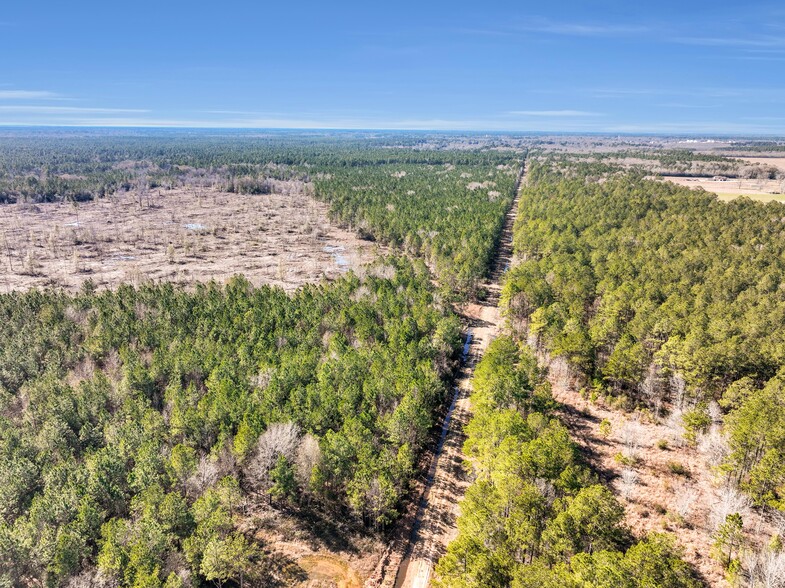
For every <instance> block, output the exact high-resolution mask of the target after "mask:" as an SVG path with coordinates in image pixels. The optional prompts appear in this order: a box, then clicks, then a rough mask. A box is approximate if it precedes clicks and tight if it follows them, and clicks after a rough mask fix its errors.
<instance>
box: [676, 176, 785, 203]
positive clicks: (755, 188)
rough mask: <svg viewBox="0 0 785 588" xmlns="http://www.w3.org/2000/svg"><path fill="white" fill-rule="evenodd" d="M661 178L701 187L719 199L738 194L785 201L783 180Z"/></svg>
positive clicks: (764, 199)
mask: <svg viewBox="0 0 785 588" xmlns="http://www.w3.org/2000/svg"><path fill="white" fill-rule="evenodd" d="M663 179H664V180H667V181H669V182H673V183H674V184H678V185H680V186H686V187H687V188H703V189H704V190H706V191H707V192H714V193H715V194H717V196H719V198H720V200H733V199H734V198H738V197H739V196H747V197H749V198H752V199H753V200H759V201H761V202H771V201H772V200H774V201H777V202H783V201H785V181H783V180H760V179H752V180H743V179H726V180H713V179H710V178H685V177H677V176H663Z"/></svg>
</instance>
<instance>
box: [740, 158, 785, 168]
mask: <svg viewBox="0 0 785 588" xmlns="http://www.w3.org/2000/svg"><path fill="white" fill-rule="evenodd" d="M736 159H741V160H742V161H748V162H750V163H760V164H761V165H771V166H774V167H776V168H778V169H779V170H781V171H782V172H785V157H764V156H760V155H757V156H746V155H740V156H738V157H736Z"/></svg>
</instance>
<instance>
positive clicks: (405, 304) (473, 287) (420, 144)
mask: <svg viewBox="0 0 785 588" xmlns="http://www.w3.org/2000/svg"><path fill="white" fill-rule="evenodd" d="M5 133H7V134H8V135H7V137H5V138H7V139H8V142H7V145H5V144H4V149H3V150H0V203H2V204H0V212H1V211H2V210H1V209H2V207H3V206H4V205H6V204H8V205H9V206H26V207H32V208H34V209H35V210H36V214H39V213H41V212H43V213H45V212H46V206H48V205H50V204H51V203H58V202H59V203H62V202H70V203H71V204H72V205H73V207H74V210H78V206H83V205H85V206H86V205H89V201H91V200H100V199H105V198H112V197H113V196H114V195H116V194H118V193H125V192H128V193H148V192H149V191H152V190H162V191H163V192H164V195H165V193H166V190H168V189H172V188H178V189H182V190H210V191H212V192H213V193H220V194H221V195H223V196H225V197H231V198H245V199H249V201H251V202H253V203H254V204H255V205H258V206H262V204H261V203H262V202H263V200H262V199H261V198H260V199H257V200H254V197H255V196H257V195H260V194H266V193H268V192H269V191H270V190H272V189H274V187H275V186H276V184H275V182H296V183H297V184H298V186H299V187H300V188H302V191H301V192H300V193H301V194H305V195H307V196H304V197H310V196H312V197H314V198H316V199H318V200H321V201H323V202H325V203H327V204H328V205H329V210H330V214H331V215H332V219H333V220H334V221H335V223H339V224H341V225H342V226H344V227H348V228H351V229H352V230H353V231H356V232H357V233H358V234H359V235H360V236H361V238H362V239H364V240H366V241H377V242H380V243H383V244H385V245H386V246H387V247H388V248H389V250H390V251H392V255H390V256H387V257H384V258H380V259H379V260H377V261H376V262H375V263H374V264H372V265H370V266H367V267H365V268H362V269H360V270H358V271H357V272H348V273H346V274H345V275H344V276H343V277H341V278H339V279H337V280H334V281H332V282H326V281H325V282H323V283H321V284H318V285H316V284H311V285H307V286H304V287H301V288H300V289H298V290H297V291H296V292H294V293H293V294H286V293H285V292H284V291H283V290H279V289H276V288H272V287H269V286H261V287H258V286H256V287H255V286H253V285H252V284H251V283H250V282H249V281H248V280H247V279H246V278H244V277H243V276H236V277H234V278H232V279H231V280H230V281H228V282H227V283H226V284H223V285H220V284H217V283H214V282H208V283H200V282H199V281H198V280H196V281H194V282H193V283H192V284H191V285H190V286H182V285H174V284H169V283H140V284H139V285H136V286H131V285H130V284H123V285H121V286H119V287H117V288H115V289H109V290H105V289H98V288H96V287H95V286H94V285H93V283H92V282H91V281H90V280H87V281H86V282H85V284H84V286H83V287H82V289H81V291H79V292H76V291H72V292H70V293H67V292H65V291H61V290H56V289H47V290H43V291H41V290H30V291H24V292H12V293H8V294H2V295H0V586H9V587H10V586H42V585H46V586H78V585H80V584H78V583H76V584H75V583H74V582H77V580H75V578H81V580H79V581H82V582H85V581H86V582H88V584H89V583H90V582H93V583H94V584H100V585H102V586H107V587H109V586H122V587H133V588H142V587H145V588H148V587H149V588H155V587H166V588H175V587H186V586H191V587H196V586H208V585H219V586H221V585H226V586H244V585H252V586H274V585H285V582H284V581H283V580H282V579H281V577H280V576H277V575H276V573H277V572H278V571H280V570H276V566H277V565H278V564H277V563H274V562H271V561H270V554H271V547H272V546H270V545H265V543H264V541H263V540H260V539H259V538H258V537H257V536H255V535H254V534H253V532H250V531H249V526H248V524H247V523H248V521H249V520H250V519H252V518H253V517H254V516H255V515H256V514H258V513H259V512H261V511H263V510H265V511H267V512H270V511H276V512H288V513H296V515H297V516H299V517H301V520H317V519H319V520H329V521H340V522H341V523H345V524H346V525H348V526H350V527H351V528H352V529H354V530H356V531H357V532H358V533H360V534H364V535H367V536H373V537H375V538H377V539H380V540H383V541H386V540H388V539H389V538H390V537H391V536H392V533H393V532H394V531H395V525H396V523H397V522H398V521H399V520H400V519H401V515H403V514H405V512H406V511H407V509H411V508H412V505H413V504H414V503H413V502H412V499H413V498H414V499H415V500H416V498H417V497H416V495H414V494H413V492H412V488H413V486H416V481H417V478H418V477H420V479H422V476H421V474H422V473H423V468H422V464H423V460H422V459H421V458H423V456H424V455H427V453H426V452H427V451H428V450H429V449H432V447H431V445H432V444H433V443H432V442H433V439H434V438H435V437H436V436H438V434H437V433H436V431H437V430H438V429H436V428H435V425H436V424H437V422H438V421H439V418H440V416H441V414H442V411H443V410H444V409H445V408H446V406H448V405H449V402H448V398H449V397H450V396H451V395H450V394H449V393H448V392H449V391H450V390H452V388H453V384H454V378H455V376H456V373H457V370H458V368H459V366H460V357H461V354H460V353H459V350H460V348H461V340H462V333H463V331H464V328H465V327H466V324H467V322H468V321H467V319H466V318H465V317H464V319H462V318H461V317H460V315H459V314H458V311H460V310H462V309H464V308H465V307H464V303H465V302H467V301H472V302H482V301H483V300H484V299H486V295H487V292H486V291H485V289H484V287H483V280H484V279H485V278H487V277H488V275H489V273H490V272H489V270H490V269H491V265H492V261H493V259H494V256H495V255H496V253H497V249H498V246H499V243H500V241H501V236H502V229H503V226H504V223H505V217H506V215H507V214H508V212H509V211H510V207H511V206H512V203H513V200H514V198H515V195H516V192H517V191H518V190H519V188H520V205H519V208H518V210H517V214H518V217H517V222H516V224H515V229H514V250H515V255H514V258H513V261H512V264H511V267H510V268H509V271H507V273H506V274H505V278H504V289H503V292H502V305H503V307H504V309H505V312H506V319H507V328H506V331H505V332H504V333H503V334H502V335H500V336H499V337H498V338H496V339H495V340H493V341H492V342H491V344H490V346H489V347H488V350H487V352H486V353H485V355H484V357H483V358H482V360H481V361H480V362H479V364H478V366H477V368H476V370H475V372H474V374H473V380H472V386H473V391H472V395H471V405H472V411H473V417H472V419H471V422H470V423H469V424H468V426H467V427H466V430H465V433H466V442H465V445H464V454H465V456H466V459H467V463H466V464H465V467H466V472H467V476H468V478H469V480H470V482H471V484H470V486H469V489H468V491H467V492H466V495H465V498H464V499H463V502H462V505H461V516H460V518H459V519H458V522H457V526H458V532H459V533H458V537H457V539H456V540H455V541H454V542H453V543H452V544H451V545H450V546H449V549H448V550H447V553H446V554H445V555H444V556H443V557H442V558H441V561H440V562H439V564H438V566H437V568H436V570H435V572H436V573H435V577H436V580H435V581H436V582H437V583H438V585H440V586H444V587H458V588H484V587H499V588H502V587H514V588H529V587H531V588H535V587H539V586H545V587H548V586H552V587H557V586H559V587H567V588H573V587H575V588H578V587H581V588H587V587H596V588H600V587H603V588H604V587H606V586H614V587H615V586H620V587H624V588H627V587H629V588H634V587H643V586H645V587H647V588H654V587H661V588H666V587H676V588H678V587H692V586H699V585H702V581H701V578H699V577H698V575H697V574H696V572H695V570H694V569H692V567H691V566H690V564H688V563H687V561H686V560H685V559H684V557H683V552H682V550H681V548H680V547H679V546H678V541H677V540H676V538H674V537H673V536H672V535H670V534H668V533H660V532H652V533H648V534H641V533H636V530H635V529H631V528H629V527H627V526H626V525H625V507H624V505H623V503H622V501H621V500H619V498H618V496H615V495H614V493H613V486H612V484H609V482H608V480H607V479H606V478H604V477H603V473H602V472H600V471H597V470H596V468H594V466H593V465H592V464H591V463H590V461H589V459H587V456H586V455H585V452H584V451H583V450H582V448H581V446H580V445H579V443H578V442H577V441H576V439H575V438H572V437H571V431H570V429H569V427H568V422H567V421H566V420H565V419H564V418H563V414H564V411H563V409H564V406H563V405H560V404H559V403H558V402H557V401H556V400H555V398H554V396H553V393H552V391H551V384H550V383H549V380H548V370H547V367H546V364H547V363H548V361H549V360H563V361H565V362H566V363H567V364H568V366H569V368H570V370H571V373H573V374H575V375H576V376H577V378H578V379H579V380H580V382H581V386H583V391H582V393H583V394H584V396H585V397H586V398H591V399H593V400H592V401H594V400H597V399H599V401H602V402H605V403H606V404H608V405H612V406H613V407H615V408H618V409H620V410H624V411H629V412H630V413H632V412H633V411H634V412H635V414H636V415H645V416H646V418H649V419H651V420H652V421H662V420H665V419H670V420H674V422H676V421H678V423H679V427H681V428H680V430H681V431H682V433H683V435H682V436H683V439H684V440H685V443H688V444H691V445H698V444H701V443H704V442H705V441H706V440H707V439H708V440H711V441H712V443H713V446H712V447H713V450H714V453H715V454H716V460H715V461H714V462H713V467H714V470H712V471H713V473H714V474H716V477H717V479H718V480H721V483H722V484H725V485H727V486H728V487H731V488H733V489H734V491H735V490H736V489H738V490H739V491H740V492H742V493H745V495H746V496H748V497H749V500H750V501H751V503H752V504H753V505H754V507H755V508H756V509H757V510H758V511H759V512H761V513H764V514H766V515H767V516H768V515H769V514H771V513H775V512H785V433H783V431H785V392H783V390H785V370H784V368H783V366H784V365H785V338H784V337H785V336H784V335H783V332H785V329H783V326H785V325H783V320H785V319H784V317H785V295H783V294H782V292H783V287H782V284H781V283H782V282H784V281H785V280H784V279H783V271H784V270H785V266H784V265H783V264H784V263H785V262H783V259H785V257H784V254H785V250H783V245H782V242H783V237H785V234H784V233H783V229H782V223H783V214H782V207H781V205H780V204H760V203H754V202H752V201H750V200H746V199H743V198H742V199H738V200H735V201H733V202H730V203H723V202H719V201H718V200H717V198H716V197H715V196H713V195H711V194H708V193H706V192H702V191H691V190H688V189H686V188H681V187H678V186H675V185H674V184H669V183H666V182H662V181H656V180H654V179H652V177H653V174H655V173H656V170H658V169H661V168H667V169H669V170H671V171H674V170H675V171H677V172H683V173H693V172H696V170H697V172H696V173H715V172H716V171H718V170H719V171H723V172H728V173H731V172H733V170H736V169H737V167H735V166H736V165H737V164H736V163H734V161H733V160H731V159H728V158H725V157H721V156H717V155H706V154H696V153H693V152H690V151H687V150H682V149H672V150H660V151H656V150H649V151H646V150H641V149H637V148H636V149H627V150H614V151H604V152H597V153H592V152H588V153H583V152H582V153H580V154H568V153H547V152H543V151H534V152H532V151H531V150H530V145H534V144H536V143H537V141H532V142H530V143H528V144H527V143H525V142H521V141H509V140H505V139H501V138H498V137H483V138H477V137H468V138H467V137H462V138H461V140H460V141H459V140H457V139H456V138H454V137H449V136H444V135H439V134H426V133H423V134H398V133H387V134H378V135H377V134H367V133H365V134H364V133H337V134H331V133H314V134H312V135H310V134H289V133H284V132H281V133H257V134H253V133H247V134H243V133H230V132H227V133H225V134H221V135H215V134H202V133H198V132H194V133H192V134H182V133H181V134H162V135H160V136H150V135H148V134H145V133H141V132H140V133H138V134H135V133H131V132H129V133H125V134H113V133H106V132H85V134H84V136H79V137H75V136H74V135H73V134H68V133H62V134H61V133H60V132H57V131H47V132H41V133H39V134H36V133H31V134H30V135H29V136H27V135H22V134H17V133H14V132H11V131H5ZM527 154H528V159H527ZM524 159H527V170H528V173H527V176H526V178H525V180H524V183H523V186H521V185H520V184H521V180H522V177H521V173H522V171H523V161H524ZM756 173H757V172H756ZM164 197H165V196H164ZM200 198H201V197H200ZM140 202H141V201H140ZM11 203H15V204H11ZM149 206H150V205H148V207H149ZM323 208H324V209H326V208H327V207H326V206H323ZM139 211H140V212H139V214H143V213H144V207H142V206H141V204H140V207H139ZM77 224H78V220H77ZM219 237H220V235H219ZM36 238H37V237H36V236H35V235H30V236H29V237H28V240H29V241H30V242H34V241H35V239H36ZM309 238H310V236H309ZM313 238H314V239H315V240H316V241H317V242H318V237H317V236H313ZM318 246H319V247H321V244H320V245H318ZM5 247H6V253H7V257H8V261H9V264H10V263H11V253H10V252H9V250H8V242H7V240H6V241H5ZM733 514H735V513H731V514H730V515H729V518H728V519H727V520H725V521H723V522H722V525H721V527H720V529H719V530H718V531H717V537H716V543H717V545H718V548H717V549H718V553H719V554H720V556H719V559H722V565H723V566H724V567H725V568H726V569H727V570H728V575H729V577H731V578H737V579H738V578H741V577H742V572H743V571H744V570H743V569H742V562H741V560H740V553H741V544H742V541H741V539H740V537H741V535H740V533H741V527H740V525H741V523H740V522H739V520H737V519H736V518H734V516H731V515H733ZM775 539H776V537H775ZM734 550H735V551H734ZM780 551H781V541H780V543H779V544H777V543H776V541H774V540H773V541H772V547H771V548H770V551H769V552H767V553H772V554H775V553H779V552H780ZM279 567H280V566H279ZM85 578H87V580H85Z"/></svg>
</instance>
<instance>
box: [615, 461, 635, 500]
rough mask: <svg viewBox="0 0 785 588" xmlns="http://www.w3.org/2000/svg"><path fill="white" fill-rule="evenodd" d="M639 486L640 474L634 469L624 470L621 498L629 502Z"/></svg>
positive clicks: (622, 473)
mask: <svg viewBox="0 0 785 588" xmlns="http://www.w3.org/2000/svg"><path fill="white" fill-rule="evenodd" d="M637 485H638V473H637V472H636V471H635V470H634V469H632V468H624V469H623V470H622V471H621V482H620V484H619V490H620V492H621V497H622V498H624V499H625V500H629V498H630V497H631V496H632V492H633V490H635V486H637Z"/></svg>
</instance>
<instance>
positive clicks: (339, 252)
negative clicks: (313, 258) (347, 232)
mask: <svg viewBox="0 0 785 588" xmlns="http://www.w3.org/2000/svg"><path fill="white" fill-rule="evenodd" d="M322 251H324V252H325V253H329V254H331V255H332V256H333V260H334V261H335V263H336V265H337V266H338V268H339V269H340V270H341V271H342V272H345V271H348V270H349V260H348V259H346V257H344V255H343V253H344V251H345V249H344V247H343V245H325V246H324V249H322Z"/></svg>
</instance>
